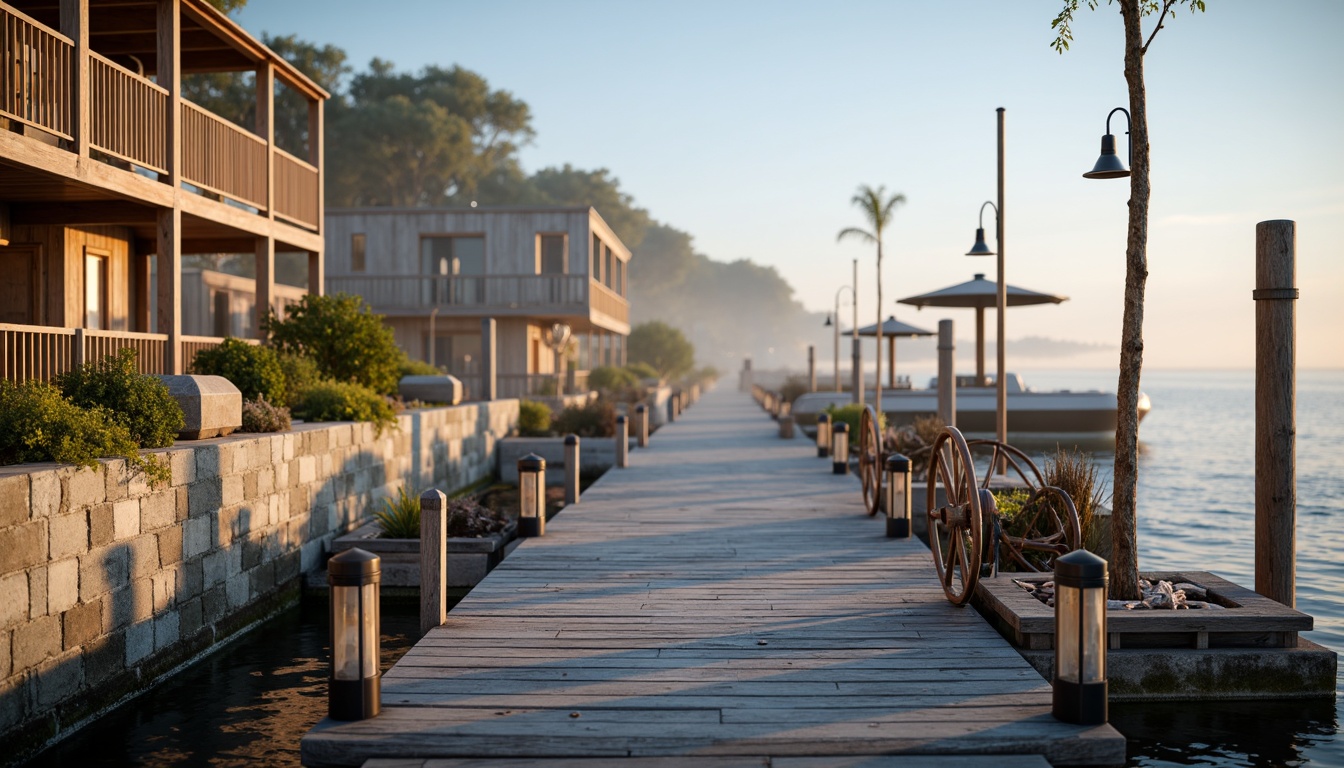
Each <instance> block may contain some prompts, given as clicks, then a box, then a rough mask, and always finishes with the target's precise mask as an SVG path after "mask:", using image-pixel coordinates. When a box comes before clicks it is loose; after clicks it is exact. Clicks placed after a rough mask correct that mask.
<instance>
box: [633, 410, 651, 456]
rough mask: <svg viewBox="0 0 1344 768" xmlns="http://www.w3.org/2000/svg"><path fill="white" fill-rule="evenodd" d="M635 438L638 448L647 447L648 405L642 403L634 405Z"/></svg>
mask: <svg viewBox="0 0 1344 768" xmlns="http://www.w3.org/2000/svg"><path fill="white" fill-rule="evenodd" d="M635 438H636V443H635V444H636V445H638V446H639V447H640V448H648V447H649V407H648V406H647V405H645V404H643V403H640V404H639V405H636V406H635Z"/></svg>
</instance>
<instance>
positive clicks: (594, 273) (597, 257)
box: [588, 235, 602, 282]
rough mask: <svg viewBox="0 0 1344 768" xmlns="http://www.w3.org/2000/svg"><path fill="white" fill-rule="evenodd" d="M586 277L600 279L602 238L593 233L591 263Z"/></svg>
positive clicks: (599, 280)
mask: <svg viewBox="0 0 1344 768" xmlns="http://www.w3.org/2000/svg"><path fill="white" fill-rule="evenodd" d="M588 278H589V279H591V280H597V281H598V282H601V281H602V240H601V239H599V238H598V236H597V235H593V253H592V263H591V264H590V265H589V269H588Z"/></svg>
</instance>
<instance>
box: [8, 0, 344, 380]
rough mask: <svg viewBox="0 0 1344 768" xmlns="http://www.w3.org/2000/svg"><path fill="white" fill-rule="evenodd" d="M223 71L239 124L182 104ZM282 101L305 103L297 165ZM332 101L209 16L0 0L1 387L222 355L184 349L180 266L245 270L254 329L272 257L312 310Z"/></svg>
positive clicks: (266, 296) (150, 0) (93, 2)
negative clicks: (280, 134) (280, 119)
mask: <svg viewBox="0 0 1344 768" xmlns="http://www.w3.org/2000/svg"><path fill="white" fill-rule="evenodd" d="M218 72H243V73H248V72H250V73H252V77H253V78H254V79H255V87H254V91H255V99H256V101H255V109H254V110H249V111H251V112H254V113H255V120H254V121H253V122H252V123H251V124H248V125H239V124H236V123H235V122H231V121H230V120H228V119H225V118H224V117H221V116H219V115H216V114H213V113H212V112H210V111H209V110H207V109H204V108H202V107H201V106H199V105H196V104H193V103H192V102H190V101H188V100H187V99H185V98H183V93H182V84H183V80H184V78H189V77H192V76H196V75H200V74H203V73H218ZM278 88H279V89H284V90H286V91H287V92H288V93H291V94H297V95H298V96H299V97H300V98H299V99H298V101H299V103H301V104H306V110H307V114H306V120H307V123H306V131H302V133H303V136H302V137H300V139H299V140H298V141H299V142H300V143H301V144H302V146H290V147H289V149H290V150H291V151H286V150H284V149H281V147H280V146H278V145H277V143H276V130H275V125H276V108H277V105H276V102H277V99H276V93H277V89H278ZM327 97H328V94H327V93H326V92H325V91H324V90H323V89H322V88H320V87H319V86H318V85H317V84H316V83H314V82H313V81H312V80H310V79H309V78H307V77H306V76H304V75H303V74H302V73H301V72H299V70H297V69H295V68H294V67H293V66H292V65H290V64H289V63H288V62H286V61H285V60H284V59H282V58H281V57H279V56H278V55H276V54H275V53H274V52H273V51H271V50H270V49H268V48H267V47H266V46H264V45H262V44H261V43H260V42H258V41H257V40H255V39H253V38H252V37H251V36H250V35H248V34H247V33H246V32H245V31H243V29H242V28H241V27H239V26H238V25H237V24H235V23H234V22H233V21H231V20H230V19H228V18H227V17H226V16H224V15H223V14H221V13H219V12H218V11H216V10H215V9H214V8H213V7H212V6H210V5H209V4H208V3H207V2H205V0H0V377H4V378H8V379H10V380H24V379H28V378H40V379H48V378H50V377H52V376H54V375H55V374H58V373H60V372H62V371H64V370H66V369H68V368H69V367H70V366H71V365H73V364H76V363H78V362H80V361H82V360H84V359H92V357H93V356H94V355H101V354H104V353H107V352H112V351H115V350H116V349H117V348H120V347H125V346H133V347H135V348H137V349H138V350H140V362H141V368H142V370H143V371H145V372H147V373H148V372H154V373H158V372H164V373H181V372H183V371H184V369H186V368H188V367H189V365H190V359H191V355H192V354H193V353H194V351H195V350H196V349H199V348H201V347H203V346H208V345H210V344H212V343H217V342H218V340H217V339H213V338H209V337H192V336H187V335H185V334H184V333H183V315H184V306H183V304H184V301H187V300H189V299H188V297H187V296H185V295H184V289H183V282H182V257H183V255H184V254H193V253H247V254H255V255H256V280H255V289H254V293H255V295H256V301H255V307H256V308H257V309H256V310H255V311H256V312H263V311H265V308H266V307H268V306H271V305H273V304H276V303H277V301H276V299H277V296H276V292H277V289H276V287H275V259H276V253H277V252H281V253H284V252H293V253H301V254H306V255H307V263H308V286H307V287H308V290H309V291H311V292H315V293H320V292H321V291H322V286H323V233H322V223H323V199H322V181H323V179H322V152H323V148H322V131H323V127H322V126H323V113H322V110H323V103H324V101H325V100H326V98H327ZM302 120H303V116H302V115H300V116H299V117H298V118H297V122H298V123H299V124H302ZM186 310H187V312H188V314H190V313H191V312H192V311H193V308H190V307H188V308H186ZM258 325H259V324H258V323H256V322H253V323H250V324H247V326H248V327H249V328H253V329H255V328H257V327H258ZM221 327H222V326H221Z"/></svg>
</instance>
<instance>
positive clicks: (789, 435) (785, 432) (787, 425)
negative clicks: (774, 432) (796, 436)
mask: <svg viewBox="0 0 1344 768" xmlns="http://www.w3.org/2000/svg"><path fill="white" fill-rule="evenodd" d="M779 436H780V437H781V438H782V439H784V440H792V439H793V416H792V415H790V414H787V413H786V414H784V415H783V416H780V417H779Z"/></svg>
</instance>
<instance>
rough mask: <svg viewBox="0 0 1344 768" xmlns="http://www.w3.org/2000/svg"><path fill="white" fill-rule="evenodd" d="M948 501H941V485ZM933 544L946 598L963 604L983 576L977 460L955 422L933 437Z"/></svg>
mask: <svg viewBox="0 0 1344 768" xmlns="http://www.w3.org/2000/svg"><path fill="white" fill-rule="evenodd" d="M940 485H941V486H942V488H943V493H944V494H945V495H946V497H947V503H946V504H945V505H943V506H939V505H938V492H937V488H938V486H940ZM928 493H929V495H928V510H929V512H928V514H929V547H930V549H932V550H933V565H934V568H936V569H937V570H938V581H939V582H940V583H941V584H942V586H943V592H945V593H946V594H947V599H948V600H950V601H952V603H953V604H954V605H965V604H966V602H967V601H968V600H970V599H971V595H972V594H973V593H974V592H975V584H976V581H978V580H979V578H980V556H981V547H982V546H983V545H982V543H981V539H982V537H983V531H982V529H981V519H982V518H981V507H980V491H979V488H977V487H976V483H975V465H974V464H973V463H972V462H971V450H970V449H969V448H968V447H966V439H965V438H963V437H962V436H961V432H960V431H958V430H957V428H956V427H944V428H943V431H942V432H940V433H938V438H937V439H936V440H934V441H933V452H932V453H931V454H930V456H929V481H928Z"/></svg>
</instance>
